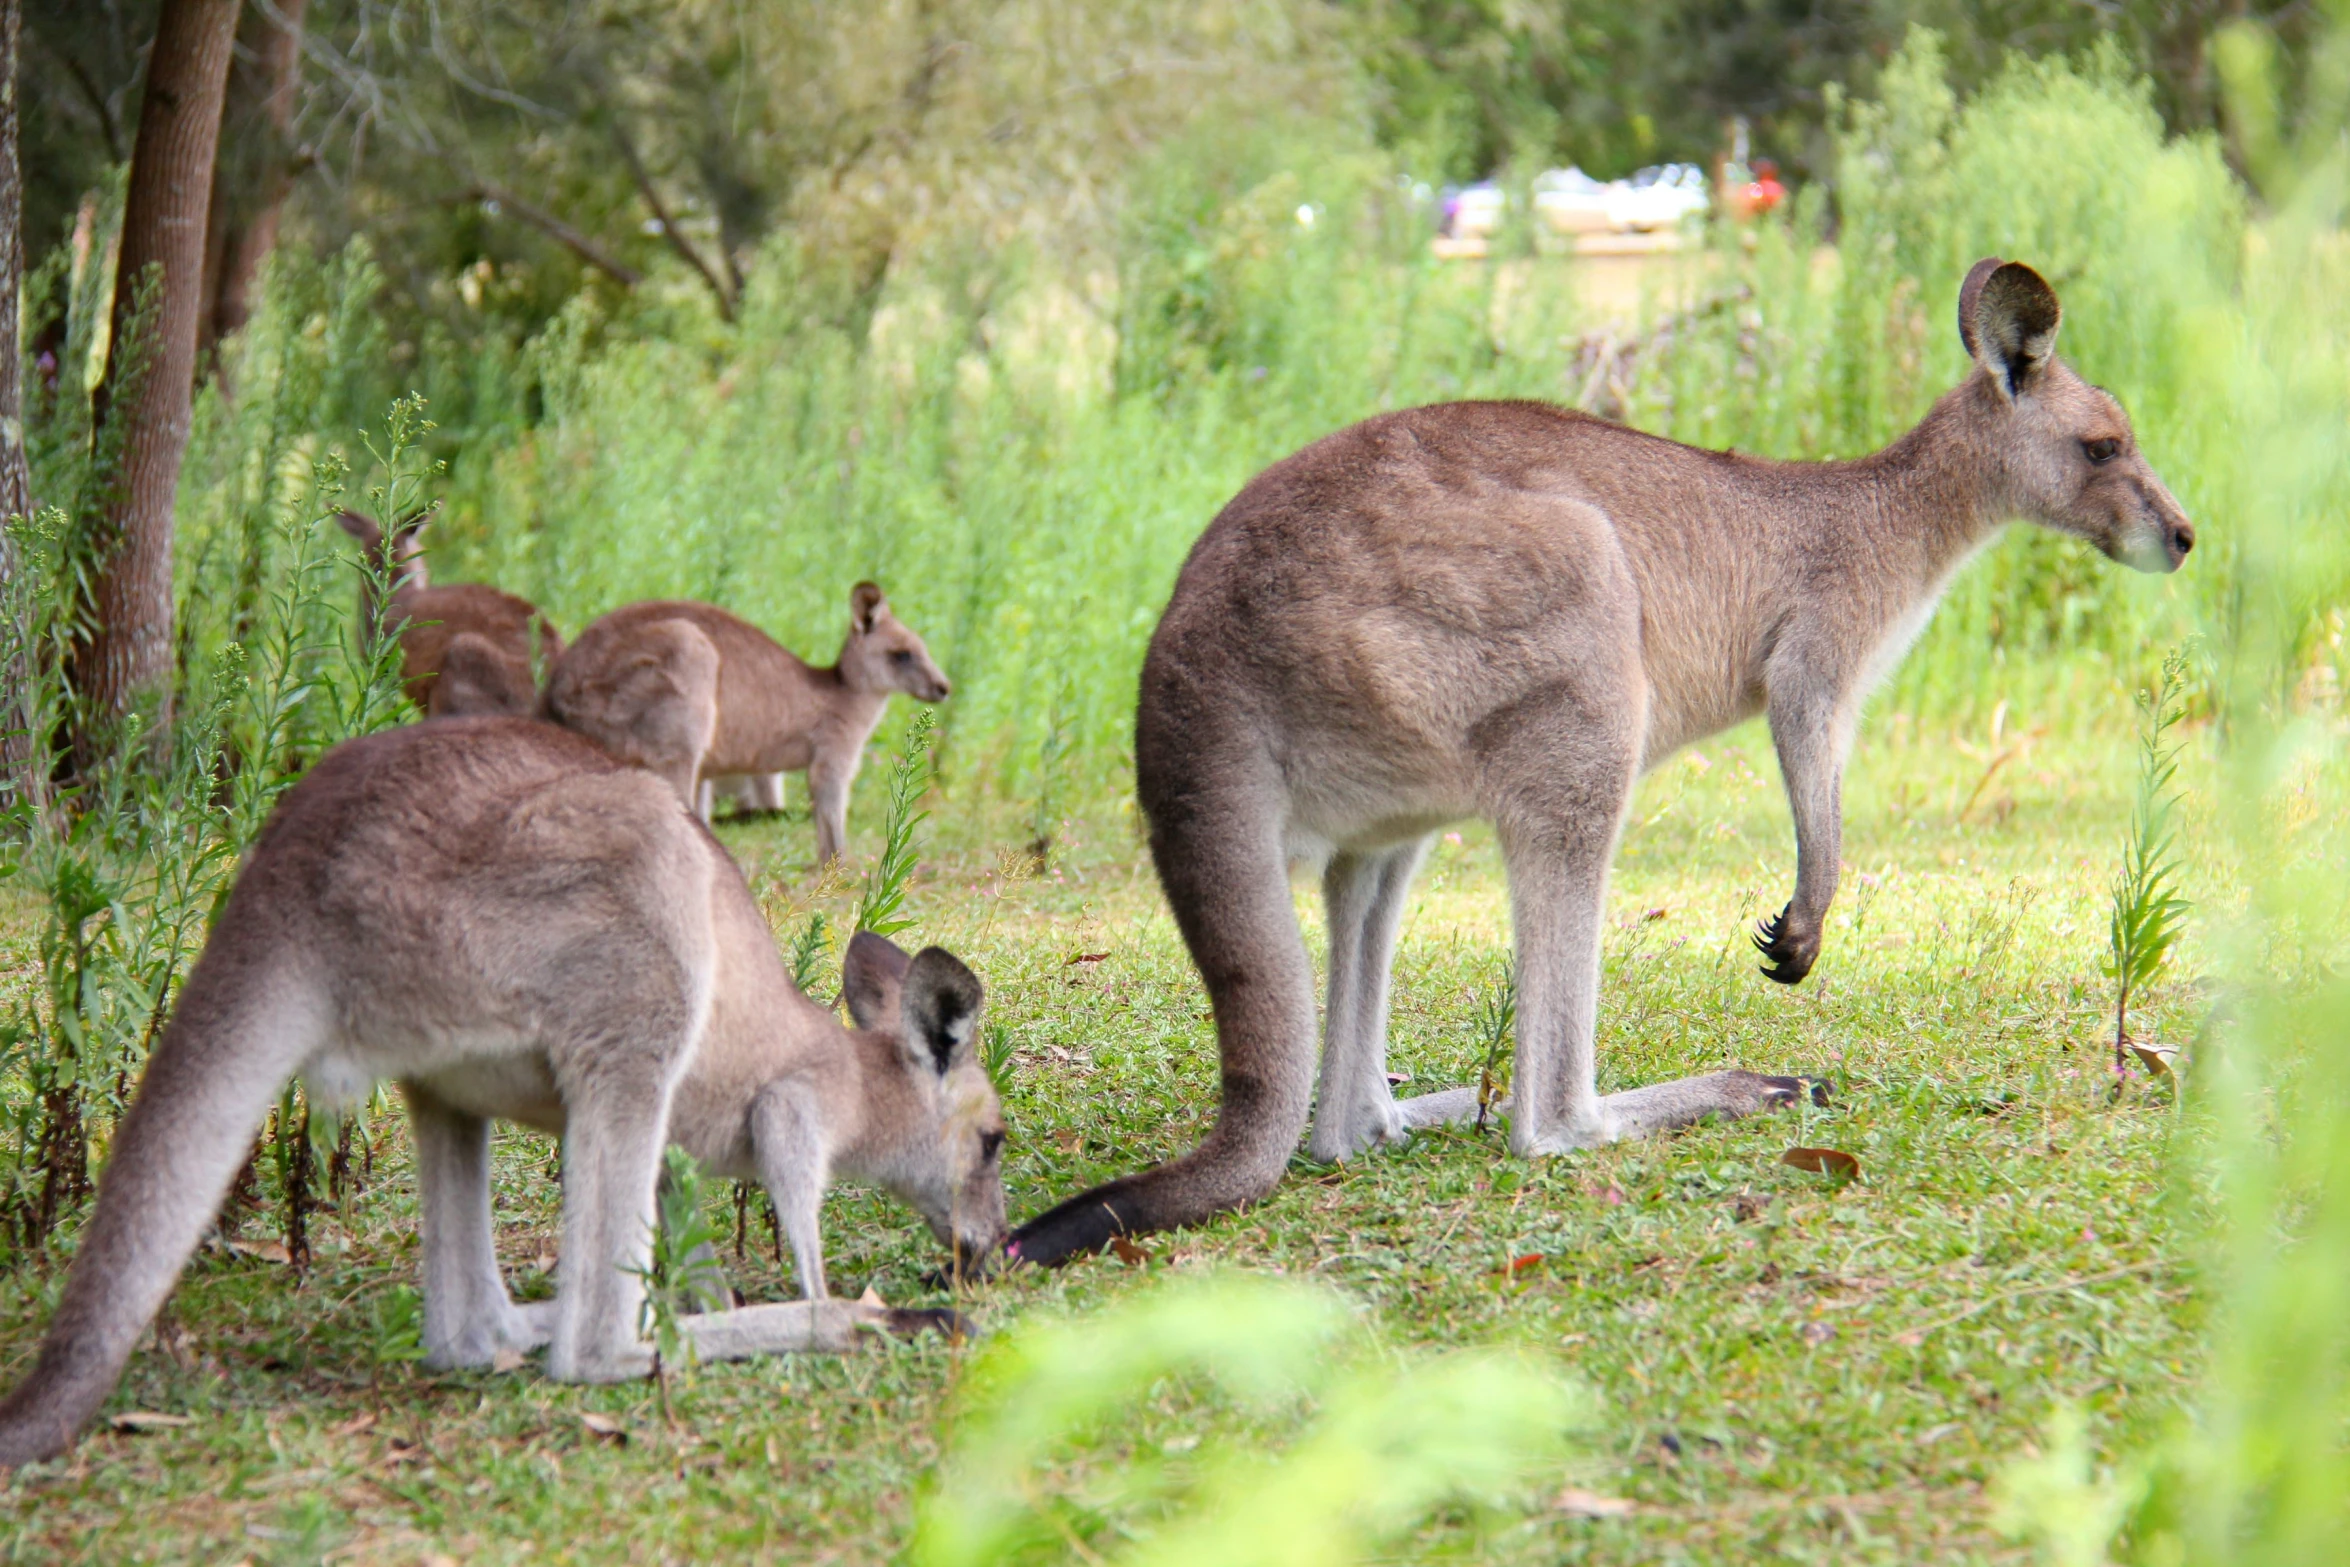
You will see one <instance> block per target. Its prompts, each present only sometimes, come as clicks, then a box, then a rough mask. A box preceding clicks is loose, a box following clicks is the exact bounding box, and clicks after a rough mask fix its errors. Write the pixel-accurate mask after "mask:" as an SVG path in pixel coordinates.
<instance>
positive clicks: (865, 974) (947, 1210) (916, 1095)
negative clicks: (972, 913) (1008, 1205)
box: [841, 931, 1006, 1272]
mask: <svg viewBox="0 0 2350 1567" xmlns="http://www.w3.org/2000/svg"><path fill="white" fill-rule="evenodd" d="M841 991H842V994H843V996H844V997H845V998H846V999H847V1001H848V1004H849V1016H850V1017H851V1018H853V1019H854V1020H855V1021H856V1024H857V1026H858V1027H859V1028H861V1029H863V1030H865V1031H866V1032H867V1033H868V1034H870V1035H874V1036H877V1037H878V1038H879V1039H881V1040H882V1041H884V1042H886V1043H887V1044H888V1045H889V1046H890V1047H891V1048H890V1049H889V1051H888V1052H887V1059H888V1063H889V1064H888V1066H887V1068H885V1070H887V1071H889V1072H890V1073H892V1074H893V1075H894V1076H895V1077H896V1079H897V1086H898V1087H899V1088H900V1089H901V1090H902V1092H901V1093H895V1094H888V1095H883V1094H875V1095H873V1096H872V1097H873V1098H874V1100H875V1102H876V1106H877V1107H878V1106H879V1105H880V1104H882V1103H884V1102H886V1103H889V1104H892V1105H896V1106H900V1107H902V1112H903V1113H901V1114H898V1115H895V1116H891V1117H888V1118H887V1119H891V1120H894V1121H896V1122H897V1123H898V1124H896V1125H894V1126H887V1127H877V1128H876V1131H878V1132H880V1134H881V1136H880V1138H879V1139H878V1141H880V1142H883V1143H886V1144H887V1147H886V1149H881V1148H877V1149H876V1150H874V1154H875V1156H874V1157H873V1158H871V1159H870V1160H869V1161H868V1162H869V1173H870V1174H871V1175H872V1177H873V1178H874V1179H876V1180H878V1181H879V1182H880V1183H881V1184H882V1185H883V1186H886V1187H887V1188H888V1189H889V1190H890V1191H891V1192H893V1193H895V1194H896V1195H897V1196H898V1197H900V1198H901V1199H903V1200H904V1201H905V1202H906V1203H907V1204H909V1205H910V1206H911V1207H912V1208H913V1209H914V1211H915V1212H916V1213H919V1214H921V1215H922V1217H923V1219H924V1220H925V1221H926V1222H927V1223H928V1224H929V1225H930V1230H931V1233H932V1234H934V1235H936V1236H937V1237H938V1238H939V1239H940V1240H941V1241H943V1242H945V1243H946V1244H947V1245H948V1246H949V1247H951V1248H952V1249H953V1250H954V1251H955V1253H956V1254H957V1256H958V1257H959V1258H961V1259H962V1261H963V1265H964V1266H965V1267H966V1268H968V1269H971V1270H972V1271H974V1272H976V1271H978V1270H979V1269H981V1268H983V1267H984V1266H985V1265H986V1263H987V1262H988V1260H989V1259H992V1258H993V1257H994V1256H995V1255H996V1253H997V1252H998V1251H1000V1250H1001V1249H1002V1247H1003V1243H1004V1236H1005V1233H1006V1226H1005V1223H1004V1172H1003V1148H1004V1108H1003V1104H1002V1102H1001V1101H999V1100H998V1099H997V1098H996V1091H995V1085H994V1084H993V1083H991V1082H990V1081H988V1076H987V1068H986V1067H985V1065H983V1064H982V1063H981V1061H980V1059H979V1009H980V1005H981V1002H982V1000H983V999H984V998H983V995H982V992H981V990H980V986H979V980H978V978H977V976H975V975H974V974H973V973H972V972H971V971H970V970H969V969H967V968H965V967H964V966H963V964H962V960H960V959H959V958H957V957H956V956H955V955H954V954H953V953H951V952H948V951H946V950H944V949H943V948H939V947H924V948H923V949H922V950H921V951H920V952H918V953H916V954H914V956H912V957H911V958H909V957H907V956H906V954H905V953H904V952H903V951H901V950H900V949H899V948H898V947H897V946H896V945H895V944H894V943H892V942H890V941H889V940H887V939H886V938H884V937H880V936H876V935H874V934H873V933H872V932H871V931H859V932H857V934H856V936H855V938H854V939H852V940H851V941H850V942H849V950H848V956H847V959H846V961H845V962H844V963H843V964H842V966H841Z"/></svg>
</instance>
